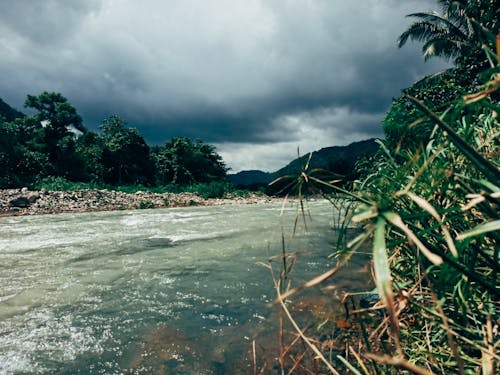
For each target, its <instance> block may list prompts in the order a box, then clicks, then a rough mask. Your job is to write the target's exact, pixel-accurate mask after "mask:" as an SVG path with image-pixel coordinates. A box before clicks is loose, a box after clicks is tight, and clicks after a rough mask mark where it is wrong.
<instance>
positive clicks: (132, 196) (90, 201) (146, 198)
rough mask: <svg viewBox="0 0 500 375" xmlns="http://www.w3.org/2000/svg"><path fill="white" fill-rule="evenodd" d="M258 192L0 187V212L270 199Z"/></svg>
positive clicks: (178, 204) (107, 209)
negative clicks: (225, 194)
mask: <svg viewBox="0 0 500 375" xmlns="http://www.w3.org/2000/svg"><path fill="white" fill-rule="evenodd" d="M272 200H273V199H272V198H269V197H264V196H261V195H250V196H248V197H245V198H242V197H238V196H234V197H229V198H224V199H203V198H202V197H200V196H199V195H196V194H193V193H178V194H175V193H152V192H147V191H138V192H136V193H124V192H121V191H114V190H76V191H47V190H44V189H42V190H40V191H30V190H28V189H27V188H22V189H5V190H0V216H11V215H39V214H53V213H62V212H91V211H111V210H131V209H145V208H167V207H187V206H208V205H221V204H255V203H266V202H271V201H272Z"/></svg>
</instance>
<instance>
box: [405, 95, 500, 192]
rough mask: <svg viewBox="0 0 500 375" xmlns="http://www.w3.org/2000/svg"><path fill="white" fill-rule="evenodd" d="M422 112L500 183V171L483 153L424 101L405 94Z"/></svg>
mask: <svg viewBox="0 0 500 375" xmlns="http://www.w3.org/2000/svg"><path fill="white" fill-rule="evenodd" d="M405 96H406V97H407V98H408V99H410V100H411V101H412V102H413V103H414V104H415V105H416V106H417V107H418V108H419V109H420V110H421V111H422V112H424V113H425V114H426V115H427V116H428V117H429V118H430V119H431V120H432V121H433V122H435V123H436V125H438V126H439V127H440V128H441V130H443V131H445V132H447V133H448V136H449V137H450V139H451V141H452V142H453V143H454V144H455V146H457V148H458V149H459V150H460V151H462V153H463V154H464V155H465V156H466V157H467V158H468V159H469V160H470V161H471V162H472V163H473V164H474V165H475V166H476V167H477V168H478V169H479V170H480V171H481V172H482V173H483V174H484V175H485V176H486V177H487V178H488V179H489V180H492V181H493V182H494V183H495V184H498V183H500V171H499V170H498V168H497V167H496V166H495V165H493V164H492V163H490V162H489V161H488V160H487V159H486V158H484V156H483V155H481V154H480V153H478V152H477V151H476V150H474V149H473V148H472V147H471V146H470V145H469V144H468V143H467V142H466V141H465V140H464V139H463V138H462V137H460V136H459V135H458V134H457V133H456V132H455V130H453V128H452V127H451V126H450V125H448V124H447V123H446V122H444V121H443V120H442V119H441V118H440V117H439V116H438V115H436V114H435V113H434V112H432V111H431V110H430V109H429V108H428V107H427V106H426V105H425V104H424V103H422V102H421V101H420V100H418V99H417V98H414V97H413V96H410V95H405Z"/></svg>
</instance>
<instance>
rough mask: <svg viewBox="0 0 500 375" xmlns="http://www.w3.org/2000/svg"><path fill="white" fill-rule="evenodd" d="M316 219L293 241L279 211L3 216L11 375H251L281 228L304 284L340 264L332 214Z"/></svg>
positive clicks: (0, 329)
mask: <svg viewBox="0 0 500 375" xmlns="http://www.w3.org/2000/svg"><path fill="white" fill-rule="evenodd" d="M310 209H311V214H312V218H313V221H312V222H311V223H309V225H308V231H307V232H306V233H304V232H303V231H300V233H302V234H300V235H298V236H297V238H295V239H294V240H291V239H290V238H289V237H290V233H291V225H292V223H293V215H294V212H295V209H294V207H293V206H291V205H288V206H287V207H286V209H285V211H284V215H283V216H281V205H279V204H265V205H234V206H214V207H192V208H179V209H164V210H163V209H157V210H136V211H115V212H100V213H87V214H62V215H45V216H35V217H9V218H0V257H1V262H0V285H1V289H0V373H2V374H75V373H81V374H122V373H123V374H149V373H169V374H170V373H173V374H184V373H185V374H189V373H196V374H226V373H227V374H232V373H251V372H252V368H251V367H250V366H251V363H250V361H249V358H248V355H249V354H248V353H249V349H250V347H251V343H252V340H253V339H254V338H256V337H257V336H258V334H259V333H262V332H266V330H269V329H271V328H270V327H272V322H269V320H270V319H268V318H269V316H270V314H271V309H270V308H269V306H268V304H269V302H270V301H272V300H273V297H274V296H275V293H274V291H273V284H272V279H271V276H270V272H269V270H268V269H266V268H265V267H263V266H262V265H260V264H258V263H259V262H264V263H267V262H268V259H269V257H270V256H273V255H276V254H279V253H280V251H281V245H280V242H281V233H282V230H281V226H282V225H284V227H285V229H284V233H285V234H286V235H285V238H286V244H287V247H288V251H296V252H298V253H299V255H300V254H303V256H299V257H298V259H299V261H298V263H299V266H300V267H296V270H297V271H296V272H295V274H294V282H296V283H299V282H300V280H306V279H308V278H309V277H311V276H314V275H316V274H317V273H318V272H322V271H325V270H326V269H328V267H329V266H331V265H332V262H331V260H330V259H329V258H328V257H327V256H328V254H329V253H330V251H331V244H332V243H333V242H334V240H335V238H334V237H335V232H334V231H332V229H331V224H332V220H333V217H334V216H335V215H334V212H333V208H332V206H331V205H329V204H325V203H322V202H315V203H311V204H310ZM275 263H276V264H275V266H276V268H278V267H279V265H278V262H277V261H276V262H275ZM299 270H300V272H299Z"/></svg>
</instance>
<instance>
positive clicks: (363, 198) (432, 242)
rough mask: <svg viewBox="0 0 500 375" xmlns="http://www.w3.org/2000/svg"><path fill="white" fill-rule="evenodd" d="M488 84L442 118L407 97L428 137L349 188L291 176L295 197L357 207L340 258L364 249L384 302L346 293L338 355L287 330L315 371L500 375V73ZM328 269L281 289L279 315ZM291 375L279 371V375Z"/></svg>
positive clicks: (316, 338) (315, 339)
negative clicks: (357, 230) (311, 191)
mask: <svg viewBox="0 0 500 375" xmlns="http://www.w3.org/2000/svg"><path fill="white" fill-rule="evenodd" d="M486 77H487V81H486V83H485V84H484V86H482V87H481V88H480V90H479V91H478V92H477V93H474V94H471V95H468V96H465V97H464V98H463V100H461V101H459V102H457V101H455V102H454V103H453V105H450V107H449V108H447V109H446V110H445V111H444V112H443V113H434V112H432V111H431V110H429V109H428V107H427V105H426V104H425V103H422V102H420V101H419V100H417V99H415V98H411V97H410V98H409V100H411V101H412V102H413V104H414V106H415V108H417V109H418V110H419V111H421V114H422V120H420V121H421V122H423V121H424V120H426V121H429V120H430V122H431V123H432V124H433V126H434V128H433V129H432V131H431V137H430V139H429V140H428V141H427V142H426V143H425V144H421V145H420V147H416V148H415V151H409V150H403V151H400V152H399V153H398V156H397V158H396V157H394V156H393V152H392V150H388V149H387V148H385V146H384V144H383V143H382V144H381V146H382V147H381V150H380V151H379V153H378V155H377V157H376V158H375V159H374V160H373V162H372V164H371V166H370V169H369V170H368V171H365V172H366V173H365V177H364V179H363V180H362V181H359V182H358V183H357V188H356V190H355V191H351V192H347V191H344V190H343V189H341V188H339V187H337V186H335V185H334V184H332V183H330V182H325V181H321V180H319V179H317V178H315V177H314V174H310V173H307V172H308V171H307V170H306V169H307V168H305V170H304V171H302V173H301V175H300V176H299V177H298V178H297V179H296V180H294V184H295V185H296V186H297V191H298V192H299V195H300V192H302V191H304V189H305V188H306V187H307V186H310V185H312V184H315V185H321V186H324V187H329V188H331V189H332V191H333V193H332V197H334V198H335V197H336V198H348V199H349V200H350V202H356V209H355V213H354V216H352V217H351V216H349V215H348V217H347V220H349V219H352V220H353V221H354V222H357V223H358V224H359V225H360V226H361V227H362V228H363V233H362V234H361V235H360V236H358V237H357V238H355V239H352V240H351V241H350V242H347V243H346V242H344V241H341V243H344V244H345V246H344V253H345V254H346V255H349V254H352V252H353V251H356V249H358V248H359V247H360V246H362V244H363V243H370V244H371V246H372V257H373V277H374V281H375V285H376V288H377V291H378V294H379V297H380V300H379V301H376V303H375V304H374V305H373V304H372V305H371V306H369V307H367V308H359V307H360V306H359V300H355V299H350V297H349V296H347V297H346V303H349V301H352V302H350V303H351V304H352V306H351V309H350V313H351V317H350V318H351V319H352V320H353V322H356V326H357V327H358V328H359V329H360V330H361V331H359V332H358V333H356V332H354V331H353V337H354V338H355V339H351V340H350V341H349V340H347V341H345V343H344V345H345V351H344V352H343V353H337V355H334V356H331V352H330V355H328V353H327V352H325V349H324V348H325V347H324V346H322V345H321V337H325V332H323V331H321V330H318V331H316V332H314V333H311V334H310V337H309V338H306V337H304V336H305V335H304V332H303V330H302V328H300V327H298V326H297V327H295V328H296V331H297V334H298V335H299V336H300V338H301V340H302V341H303V342H304V343H305V344H306V346H307V348H308V350H307V351H308V355H309V356H310V357H313V358H315V360H316V361H317V362H318V361H319V362H321V363H320V364H319V365H320V367H319V368H320V371H321V372H324V373H352V374H385V373H394V374H396V373H414V374H455V373H456V374H478V373H482V374H484V375H486V374H494V373H498V371H499V369H500V368H499V363H500V355H499V353H498V347H499V345H500V336H499V334H498V331H499V325H500V314H499V307H500V305H499V301H500V298H499V297H500V285H499V278H498V277H499V273H500V264H499V253H500V170H499V167H500V148H499V146H500V138H499V135H500V127H499V120H498V116H499V114H500V106H499V104H498V94H499V91H500V66H499V65H497V67H496V68H493V69H491V70H490V71H488V72H486ZM495 98H496V99H495ZM408 125H409V126H411V124H408ZM291 186H292V185H291ZM333 202H335V201H333ZM344 228H346V225H345V224H344ZM343 232H344V233H345V230H344V231H343ZM283 256H285V254H284V255H283ZM342 264H343V263H342V262H339V265H342ZM336 269H337V267H336V268H334V269H332V270H329V271H328V272H326V273H325V274H324V275H321V276H319V277H318V278H316V279H315V280H312V281H311V282H310V283H308V284H306V285H303V286H299V287H296V288H293V289H290V288H289V289H288V290H286V291H284V290H282V289H280V288H277V293H278V301H279V303H280V304H281V305H282V307H283V311H284V312H285V313H286V312H287V311H288V310H287V300H288V299H289V298H291V297H292V296H293V294H295V293H298V292H300V291H301V290H302V289H304V288H305V287H311V286H313V285H317V284H319V283H321V282H323V281H324V280H326V279H328V278H331V277H334V275H335V272H336ZM357 303H358V305H357ZM376 311H379V312H380V311H383V314H381V315H377V314H375V312H376ZM286 316H288V318H289V320H290V321H291V322H292V325H294V326H295V323H294V321H293V317H291V316H289V315H288V314H286ZM317 350H320V352H321V353H318V352H317ZM295 358H296V359H297V360H299V358H298V357H295ZM304 358H305V355H304V354H301V359H300V360H302V359H304ZM289 370H290V369H284V368H283V367H282V373H287V371H289ZM288 373H290V372H288ZM303 373H307V371H306V370H303Z"/></svg>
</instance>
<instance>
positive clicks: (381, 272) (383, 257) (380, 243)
mask: <svg viewBox="0 0 500 375" xmlns="http://www.w3.org/2000/svg"><path fill="white" fill-rule="evenodd" d="M385 225H386V221H385V219H384V218H382V217H379V218H378V220H377V224H376V226H375V234H374V239H373V267H374V270H375V282H376V284H377V289H378V291H379V293H380V297H381V298H382V300H384V301H385V300H387V299H388V298H392V288H391V269H390V267H389V259H388V257H387V248H386V243H385Z"/></svg>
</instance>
